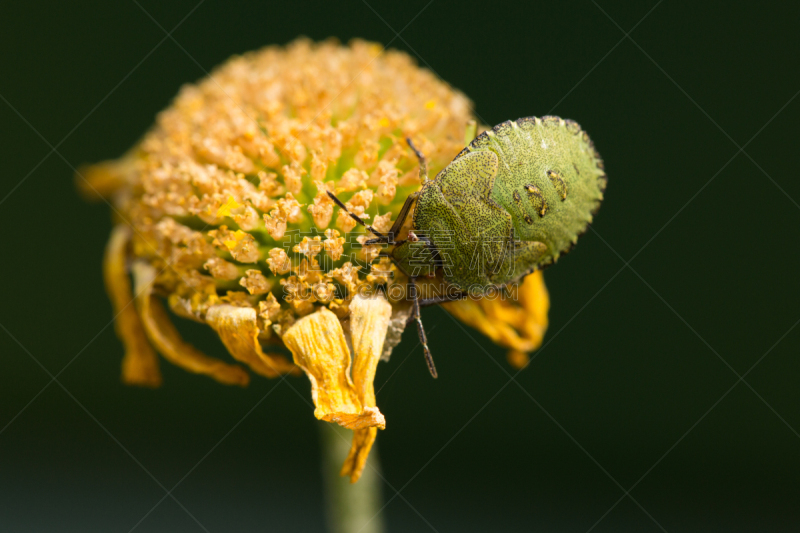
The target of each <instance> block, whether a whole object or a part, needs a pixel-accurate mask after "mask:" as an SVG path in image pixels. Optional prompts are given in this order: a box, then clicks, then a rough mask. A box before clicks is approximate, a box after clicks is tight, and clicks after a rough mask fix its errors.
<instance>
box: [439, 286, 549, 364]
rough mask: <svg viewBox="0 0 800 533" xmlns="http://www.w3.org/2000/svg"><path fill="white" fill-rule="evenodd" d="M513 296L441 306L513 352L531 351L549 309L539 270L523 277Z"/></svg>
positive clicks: (469, 300)
mask: <svg viewBox="0 0 800 533" xmlns="http://www.w3.org/2000/svg"><path fill="white" fill-rule="evenodd" d="M512 296H513V295H512ZM517 296H518V301H515V300H514V298H507V297H498V298H495V299H488V298H483V299H481V300H477V301H475V300H473V299H471V298H466V299H464V300H459V301H456V302H450V303H446V304H444V307H445V308H446V309H447V310H448V311H449V312H450V313H451V314H452V315H453V316H454V317H456V318H458V319H459V320H461V321H462V322H464V323H465V324H467V325H469V326H472V327H473V328H475V329H477V330H478V331H480V332H481V333H483V334H484V335H486V336H487V337H489V338H490V339H491V340H492V341H494V342H495V343H497V344H499V345H501V346H505V347H506V348H509V349H511V350H514V351H517V352H532V351H533V350H535V349H536V348H538V347H539V346H540V345H541V344H542V338H543V337H544V333H545V331H546V330H547V312H548V310H549V308H550V298H549V296H548V294H547V288H546V287H545V285H544V278H543V276H542V272H541V271H536V272H533V273H531V274H528V275H527V276H525V278H524V280H523V281H522V284H521V285H520V286H519V288H518V292H517Z"/></svg>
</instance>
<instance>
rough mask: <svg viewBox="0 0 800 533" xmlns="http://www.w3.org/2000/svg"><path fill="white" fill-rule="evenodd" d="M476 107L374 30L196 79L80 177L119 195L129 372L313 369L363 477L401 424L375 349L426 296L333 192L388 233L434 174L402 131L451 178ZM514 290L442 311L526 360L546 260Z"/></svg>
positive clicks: (110, 284)
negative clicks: (190, 337)
mask: <svg viewBox="0 0 800 533" xmlns="http://www.w3.org/2000/svg"><path fill="white" fill-rule="evenodd" d="M471 109H472V108H471V103H470V101H469V100H468V99H467V98H466V97H465V96H464V95H463V94H461V93H459V92H458V91H456V90H454V89H453V88H451V87H449V86H448V85H446V84H445V83H443V82H441V81H439V80H438V79H437V78H436V76H434V75H433V74H432V73H431V72H429V71H427V70H424V69H421V68H419V67H417V66H416V65H415V64H414V62H413V61H412V60H411V58H410V57H409V56H408V55H406V54H404V53H401V52H395V51H387V50H384V49H383V48H382V47H381V46H379V45H377V44H373V43H368V42H363V41H354V42H352V43H351V44H350V45H348V46H342V45H340V44H338V43H336V42H333V41H329V42H324V43H320V44H315V43H312V42H310V41H307V40H298V41H295V42H294V43H292V44H290V45H288V46H287V47H285V48H280V47H269V48H265V49H263V50H260V51H257V52H252V53H248V54H245V55H242V56H237V57H233V58H231V59H230V60H229V61H227V62H226V63H225V64H223V65H222V66H221V67H219V68H217V69H216V70H215V71H214V72H212V73H211V75H210V76H209V77H208V78H206V79H203V80H201V81H200V82H198V83H197V84H192V85H186V86H184V87H183V88H182V89H181V90H180V92H179V94H178V96H177V97H176V98H175V100H174V102H173V103H172V105H171V106H170V107H169V108H167V109H166V110H164V111H163V112H162V113H160V114H159V115H158V118H157V120H156V124H155V125H154V126H153V128H152V129H151V130H150V131H149V132H148V133H147V134H146V135H145V136H144V138H143V139H142V140H141V141H140V142H139V143H138V144H137V145H136V146H135V147H134V148H133V149H132V150H131V151H130V152H128V153H127V154H126V155H124V156H123V157H122V158H120V159H118V160H115V161H108V162H104V163H100V164H97V165H94V166H91V167H88V168H86V169H83V170H82V171H81V172H80V173H79V176H78V184H79V186H80V188H81V189H82V191H83V192H84V193H85V194H86V195H87V196H88V197H91V198H96V199H99V198H105V199H106V201H108V202H109V203H110V204H111V205H112V206H113V219H114V228H113V230H112V233H111V238H110V240H109V242H108V246H107V249H106V255H105V260H104V275H105V282H106V287H107V290H108V293H109V296H110V298H111V301H112V303H113V307H114V312H115V314H116V331H117V335H118V336H119V337H120V339H121V340H122V342H123V344H124V346H125V355H124V358H123V362H122V379H123V381H124V382H125V383H128V384H132V385H141V386H151V387H155V386H159V385H160V384H161V374H160V372H159V360H158V357H157V356H156V352H158V353H160V354H161V355H162V356H163V357H164V358H165V359H167V360H168V361H170V362H171V363H173V364H175V365H177V366H179V367H181V368H184V369H186V370H188V371H190V372H195V373H198V374H204V375H206V376H209V377H211V378H213V379H215V380H217V381H219V382H220V383H223V384H228V385H241V386H244V385H247V383H248V382H249V380H250V373H254V374H257V375H260V376H263V377H267V378H276V377H279V376H284V375H300V374H302V373H305V374H306V375H307V376H308V379H309V380H310V382H311V397H312V399H313V401H314V405H315V407H316V409H315V411H314V416H316V418H318V419H321V420H326V421H328V422H332V423H336V424H339V425H341V426H344V427H346V428H350V429H352V430H353V431H354V437H353V443H352V447H351V451H350V455H349V457H348V458H347V460H346V462H345V464H344V466H343V468H342V475H346V476H349V477H350V479H351V481H356V480H357V479H358V478H359V476H360V474H361V471H362V469H363V468H364V465H365V462H366V458H367V455H368V454H369V450H370V448H371V446H372V443H373V442H374V440H375V436H376V434H377V430H378V429H384V428H385V427H386V420H385V418H384V416H383V414H382V413H381V412H380V410H379V409H378V406H377V403H376V398H375V392H374V389H373V380H374V378H375V374H376V371H377V367H378V362H379V361H380V360H388V358H389V356H390V354H391V351H392V348H393V347H394V346H396V345H397V343H398V342H399V341H400V336H401V333H402V332H403V329H404V328H405V325H406V323H407V321H408V319H409V316H410V313H411V306H410V304H409V302H408V299H407V298H405V293H404V291H394V290H393V289H394V288H405V286H406V279H405V276H404V275H403V274H402V273H401V272H399V271H398V270H397V269H396V267H395V266H394V265H393V264H392V263H391V262H390V261H389V260H388V259H387V258H386V257H381V256H379V254H380V252H381V248H382V247H381V246H380V245H375V244H365V243H366V241H367V240H369V239H370V238H371V237H374V235H372V234H371V233H369V232H368V231H367V230H366V229H365V228H363V227H362V226H360V225H357V223H356V221H355V220H354V218H353V217H351V216H350V215H349V214H348V213H347V212H346V211H345V210H343V209H340V208H339V207H337V206H336V205H335V203H334V202H333V201H332V199H331V198H330V196H329V195H328V192H331V193H333V194H335V195H336V196H337V197H338V198H341V199H342V201H343V202H344V203H345V206H346V207H347V209H348V210H349V211H350V212H351V213H353V214H354V215H356V216H358V217H360V218H361V219H363V220H366V221H368V223H369V224H371V225H372V226H373V228H375V229H376V230H378V231H386V230H387V229H388V228H389V227H390V226H391V224H392V221H393V220H394V218H395V217H396V216H397V215H398V212H399V209H400V207H401V206H402V205H403V202H404V201H405V199H406V198H407V197H408V196H409V195H410V194H412V193H414V192H415V191H417V190H418V189H419V188H420V185H421V184H420V179H419V162H418V159H417V158H416V156H415V154H414V153H413V151H412V150H411V149H410V147H409V146H408V144H407V143H406V141H405V139H406V138H410V139H412V140H413V142H414V144H415V145H416V147H418V148H419V150H420V151H421V152H423V153H424V154H425V157H426V158H427V160H428V165H429V169H430V172H431V175H435V174H436V173H437V172H438V171H439V170H441V169H442V168H443V167H444V166H445V165H447V164H448V163H449V162H450V161H451V160H452V159H453V158H454V157H455V156H456V155H457V154H458V153H459V152H460V151H461V150H462V149H463V148H464V133H465V128H466V125H467V124H468V123H469V122H470V121H472V120H473V119H474V117H473V116H472V111H471ZM404 231H405V232H408V227H406V228H405V229H404ZM425 283H426V284H428V285H430V284H432V283H437V280H436V279H430V280H426V282H425ZM423 290H424V287H423ZM516 290H517V291H518V294H517V297H516V298H494V299H488V298H487V299H485V300H475V299H467V300H462V301H457V302H451V303H448V304H446V309H447V310H448V311H449V312H450V313H452V314H453V315H454V316H455V317H456V318H458V319H460V320H462V321H464V322H465V323H466V324H468V325H470V326H472V327H474V328H476V329H478V330H480V331H482V332H483V333H485V334H486V335H487V336H488V337H489V338H491V339H492V340H493V341H494V342H496V343H498V344H500V345H502V346H504V347H507V348H508V349H509V350H510V352H509V362H510V363H511V364H512V365H514V366H517V367H521V366H524V364H526V362H527V355H526V354H527V353H529V352H531V351H532V350H534V349H536V348H537V347H538V346H539V345H540V343H541V339H542V336H543V334H544V331H545V329H546V327H547V310H548V306H549V300H548V295H547V290H546V289H545V286H544V282H543V280H542V276H541V273H540V272H534V273H533V274H530V275H528V276H527V277H526V278H525V279H524V281H523V282H521V283H520V284H519V286H518V287H517V288H516ZM165 304H166V307H165ZM167 308H168V309H169V310H171V312H172V314H174V315H176V316H178V317H181V318H188V319H190V320H194V321H197V322H200V323H205V324H208V325H209V326H210V327H211V328H213V329H214V331H216V332H217V334H218V335H219V338H220V340H221V341H222V343H223V344H224V345H225V347H226V348H227V349H228V351H229V352H230V354H231V356H232V357H233V359H235V363H234V362H225V361H221V360H217V359H215V358H211V357H209V356H207V355H205V354H203V353H202V352H200V351H199V350H197V349H196V348H194V347H193V346H191V345H189V344H187V343H186V342H184V341H183V340H182V339H181V337H180V335H179V334H178V332H177V330H176V329H175V327H174V326H173V323H172V320H173V319H172V317H170V316H169V314H168V312H167ZM442 357H448V354H446V353H445V354H442ZM239 363H240V364H239Z"/></svg>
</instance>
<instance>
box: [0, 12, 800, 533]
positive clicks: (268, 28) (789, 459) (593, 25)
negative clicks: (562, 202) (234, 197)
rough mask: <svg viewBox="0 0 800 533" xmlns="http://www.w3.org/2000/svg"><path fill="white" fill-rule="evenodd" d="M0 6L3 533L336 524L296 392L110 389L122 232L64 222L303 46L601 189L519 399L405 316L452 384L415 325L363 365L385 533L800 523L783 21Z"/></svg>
mask: <svg viewBox="0 0 800 533" xmlns="http://www.w3.org/2000/svg"><path fill="white" fill-rule="evenodd" d="M0 13H2V16H0V42H2V50H3V54H2V56H1V57H0V72H1V73H2V74H1V75H0V99H2V100H3V101H2V102H0V124H2V130H0V136H2V137H1V138H2V143H0V155H1V156H2V163H3V165H4V167H3V171H2V179H1V180H0V228H2V234H3V245H2V250H3V252H2V261H0V269H2V270H1V271H0V279H2V280H3V286H2V297H1V298H2V304H1V305H0V325H2V328H0V329H2V330H3V331H0V354H1V355H0V361H2V370H1V371H0V391H2V392H0V398H1V399H2V400H1V401H0V529H2V530H3V531H130V530H131V528H133V527H134V526H136V531H140V532H155V531H202V530H203V528H206V529H207V530H208V531H262V530H263V531H320V530H323V528H324V512H323V494H322V478H321V472H320V452H319V431H318V423H317V422H316V421H315V420H314V418H313V412H312V408H311V407H310V406H309V404H308V402H307V401H304V399H308V392H309V384H308V381H307V380H306V378H305V377H303V378H291V379H290V380H287V381H286V382H284V383H278V382H276V381H268V380H265V379H253V382H252V384H251V385H250V387H249V388H247V389H239V388H232V387H231V388H229V387H224V386H222V385H219V384H217V383H216V382H214V381H212V380H210V379H208V378H204V377H199V376H196V375H192V374H188V373H185V372H183V371H181V370H178V369H176V368H175V367H172V366H170V365H169V364H168V363H163V364H162V369H163V372H164V386H163V387H162V388H161V389H158V390H144V389H136V388H127V387H124V386H122V384H121V383H120V380H119V373H120V368H119V365H120V359H121V357H122V346H121V344H120V342H119V341H118V340H117V338H116V337H115V335H114V332H113V326H112V325H111V324H110V322H109V321H110V319H111V316H112V312H111V307H110V304H109V301H108V298H107V297H106V295H105V292H104V289H103V282H102V277H101V267H100V263H101V257H102V253H103V247H104V245H105V242H106V239H107V237H108V234H109V231H110V228H111V224H110V213H109V208H108V206H107V205H105V204H102V203H101V204H86V203H84V202H83V201H82V200H81V199H80V198H79V197H78V195H77V194H76V192H75V190H74V184H73V169H72V167H77V166H79V165H81V164H83V163H87V162H94V161H98V160H103V159H107V158H112V157H117V156H119V155H120V154H122V153H123V152H124V151H125V150H126V149H128V148H129V147H130V146H132V144H133V143H134V142H135V141H136V140H137V139H138V138H139V137H140V136H141V135H142V134H143V133H144V131H145V130H146V129H147V128H148V127H149V126H150V125H151V123H152V122H153V119H154V116H155V114H156V113H157V112H158V111H160V110H161V109H163V108H164V107H166V106H167V105H168V104H169V102H170V101H171V99H172V97H173V96H174V95H175V94H176V92H177V91H178V88H179V87H180V86H181V85H182V84H184V83H188V82H192V81H195V80H197V79H199V78H202V77H203V76H204V75H205V74H204V73H205V71H207V70H210V69H211V68H213V67H214V66H215V65H217V64H219V63H221V62H223V61H225V60H226V59H227V58H228V57H230V56H231V55H232V54H237V53H241V52H245V51H247V50H252V49H256V48H259V47H262V46H264V45H268V44H285V43H287V42H288V41H290V40H292V39H294V38H295V37H297V36H299V35H306V36H308V37H311V38H313V39H323V38H326V37H329V36H335V37H338V38H339V39H341V40H342V41H345V42H346V41H348V40H349V39H351V38H353V37H361V38H365V39H368V40H374V41H377V42H379V43H382V44H388V45H389V46H390V47H391V48H396V49H400V50H405V51H406V52H408V53H409V54H411V55H412V56H413V57H415V58H416V60H417V61H418V62H419V64H420V65H422V66H425V67H427V68H430V69H432V70H434V71H435V72H436V73H437V74H438V75H439V76H441V78H443V79H444V80H446V81H447V82H449V83H450V84H452V85H453V86H454V87H456V88H458V89H460V90H461V91H463V92H464V93H465V94H467V95H468V96H469V97H470V98H471V99H472V100H473V101H474V103H475V108H476V110H477V113H478V115H479V116H480V117H481V118H482V119H483V121H484V122H485V123H487V124H489V125H493V124H496V123H499V122H502V121H504V120H507V119H516V118H518V117H523V116H529V115H537V116H541V115H545V114H557V115H560V116H562V117H565V118H572V119H575V120H577V121H578V122H579V123H580V124H581V125H582V126H583V127H584V128H585V129H586V130H587V131H588V132H589V134H590V135H591V136H592V138H593V140H594V141H595V143H596V146H597V148H598V150H599V151H600V153H601V154H602V156H603V158H604V159H605V161H606V169H607V172H608V176H609V180H610V181H609V187H608V191H607V195H606V200H605V203H604V205H603V207H602V209H601V210H600V213H599V214H598V216H597V217H596V223H595V224H594V226H593V229H592V230H591V231H589V232H588V233H587V234H586V235H585V236H584V237H583V238H582V240H581V242H580V244H579V246H577V248H576V249H575V250H574V251H573V252H572V253H570V254H569V255H568V256H567V257H565V258H564V259H563V260H562V261H560V262H559V264H558V265H557V266H556V267H554V268H551V269H549V270H547V271H546V275H545V279H546V282H547V285H548V287H549V290H550V294H551V298H552V308H551V313H550V323H551V325H550V330H549V332H548V335H547V337H546V338H545V345H544V347H543V348H542V349H541V350H540V351H539V352H538V353H537V355H536V357H535V358H534V359H533V361H532V362H531V364H530V365H529V366H528V368H526V369H525V370H524V371H523V372H522V373H520V374H519V376H518V377H517V378H516V380H513V381H512V380H510V379H509V372H512V370H511V368H510V367H509V366H508V365H507V363H506V361H505V354H504V350H502V349H501V348H498V347H496V346H494V345H493V344H492V343H491V342H490V341H488V340H487V339H485V338H484V337H482V336H481V335H480V334H478V333H477V332H474V331H470V333H469V335H465V334H464V333H463V331H462V330H461V329H460V327H459V326H458V325H457V324H455V323H454V321H453V320H452V319H451V318H450V317H449V316H448V315H447V314H446V313H445V312H444V311H443V310H442V309H438V308H431V309H426V310H425V311H424V312H423V315H424V320H425V323H426V326H427V328H428V332H429V336H430V345H431V348H432V350H433V353H434V354H435V356H436V362H437V366H438V369H439V374H440V378H439V379H438V380H436V381H434V380H432V379H431V378H430V376H429V375H428V371H427V369H426V367H425V364H424V361H423V356H422V353H421V349H420V348H419V346H417V347H416V348H414V346H415V345H416V338H415V336H416V333H415V331H413V328H410V329H409V330H408V331H407V332H406V338H405V341H404V342H403V343H402V344H401V345H400V346H399V347H398V348H397V349H396V350H395V352H394V355H393V356H392V360H391V361H390V362H389V363H387V364H381V366H380V367H379V369H378V375H377V379H376V389H377V390H378V394H377V398H378V405H379V406H380V409H381V411H382V412H383V413H384V414H385V415H386V418H387V420H388V421H389V422H388V427H387V429H386V430H385V431H383V432H381V433H380V435H379V438H378V447H379V453H380V456H381V461H382V465H383V473H384V476H385V478H386V480H387V484H386V485H384V487H383V495H384V498H385V500H387V501H388V500H389V498H392V497H393V499H391V501H390V503H389V504H388V506H387V507H386V509H385V518H386V522H387V524H388V530H389V531H391V532H400V531H428V530H432V531H439V532H445V531H459V532H463V531H588V530H592V531H637V532H639V531H669V532H674V531H698V532H699V531H711V530H714V531H754V530H761V531H765V530H769V531H797V530H798V527H800V505H798V498H799V497H800V480H798V478H800V433H798V431H799V430H800V387H798V383H800V353H798V352H800V328H798V327H796V326H798V323H799V321H800V301H799V300H798V295H800V276H798V275H797V273H798V270H799V269H800V254H799V253H798V250H797V243H798V242H799V239H800V204H798V201H800V180H798V170H797V169H798V166H797V159H798V158H797V143H798V140H799V139H798V128H797V123H798V120H800V98H798V91H800V75H799V74H798V68H797V65H798V64H800V36H798V33H797V21H798V19H799V17H800V6H799V5H797V4H794V3H789V2H758V3H755V2H753V3H749V4H745V3H732V2H720V1H718V2H705V3H703V4H702V5H698V4H697V3H696V2H688V1H676V0H663V1H661V2H659V1H658V0H653V1H648V2H616V1H612V0H596V2H593V1H570V2H536V3H535V4H534V3H529V5H526V6H525V7H524V8H523V7H512V6H511V5H510V4H504V3H499V4H488V3H486V2H476V3H470V2H459V3H458V4H457V5H455V4H452V3H447V2H444V1H442V0H433V1H430V0H423V1H417V0H406V1H404V2H399V3H398V2H394V3H392V4H391V5H388V4H386V3H382V2H381V3H379V2H377V0H369V1H368V2H359V1H354V2H337V3H335V4H334V3H319V4H316V3H313V4H304V3H302V2H297V1H293V2H279V3H278V2H240V3H236V2H221V1H219V0H205V1H200V2H198V1H197V0H189V1H175V2H169V3H164V2H153V1H150V0H137V1H122V2H99V1H98V2H88V1H78V2H36V1H30V2H5V3H4V4H3V6H2V7H1V8H0ZM396 32H399V34H398V33H396ZM179 323H180V325H181V328H182V332H183V334H184V335H185V336H186V337H187V338H188V339H189V340H191V341H192V342H194V343H195V344H197V345H198V346H200V347H201V348H202V349H203V350H204V351H206V352H207V353H209V354H211V355H214V356H218V357H227V355H226V353H225V350H224V348H223V346H222V345H221V343H220V342H219V341H218V340H216V339H215V338H214V335H213V334H212V332H211V330H210V329H208V328H204V327H201V326H198V327H194V326H195V325H194V324H188V323H186V321H180V322H179ZM37 361H38V363H37ZM51 376H57V381H53V380H52V379H51ZM298 393H299V394H298ZM178 483H179V484H178ZM176 484H178V485H177V487H175V488H174V490H173V491H172V492H171V493H170V494H171V496H166V494H167V491H169V490H171V489H173V487H174V486H175V485H176ZM397 491H400V496H397V495H396V492H397ZM162 499H163V501H162V502H161V503H160V504H159V505H157V506H156V504H157V503H158V502H159V501H160V500H162ZM154 506H155V508H154ZM153 508H154V509H153ZM151 511H152V512H151ZM148 512H149V514H147V513H148ZM190 515H191V516H194V517H195V518H196V519H197V522H195V521H194V520H193V519H192V518H191V516H190ZM198 522H199V523H198Z"/></svg>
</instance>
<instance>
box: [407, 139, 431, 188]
mask: <svg viewBox="0 0 800 533" xmlns="http://www.w3.org/2000/svg"><path fill="white" fill-rule="evenodd" d="M406 142H407V143H408V146H409V147H410V148H411V149H412V150H414V154H416V156H417V159H419V181H421V182H422V183H425V182H426V181H428V161H427V160H426V159H425V156H424V155H422V152H420V151H419V150H417V147H416V146H414V143H413V142H412V141H411V137H406Z"/></svg>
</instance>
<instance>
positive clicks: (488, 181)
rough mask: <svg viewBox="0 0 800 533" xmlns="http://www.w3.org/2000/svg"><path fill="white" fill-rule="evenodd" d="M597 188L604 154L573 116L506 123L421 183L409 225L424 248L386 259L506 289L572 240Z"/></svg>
mask: <svg viewBox="0 0 800 533" xmlns="http://www.w3.org/2000/svg"><path fill="white" fill-rule="evenodd" d="M605 184H606V177H605V172H604V171H603V163H602V160H601V159H600V157H599V155H598V154H597V152H596V151H595V150H594V146H593V145H592V142H591V141H590V140H589V137H588V136H587V135H586V133H584V132H583V131H582V130H581V128H580V126H578V124H576V123H575V122H572V121H565V120H562V119H560V118H558V117H543V118H541V119H539V118H535V117H531V118H522V119H519V120H517V121H508V122H504V123H502V124H499V125H497V126H495V127H494V128H493V129H492V130H489V131H486V132H484V133H482V134H480V135H479V136H478V137H476V138H475V139H474V140H473V141H472V142H471V143H470V144H469V145H468V146H467V147H466V148H465V149H464V150H463V151H462V152H461V153H460V154H458V156H456V158H455V159H454V160H453V161H452V162H451V163H450V164H449V165H448V166H447V167H445V169H444V170H442V171H441V172H440V173H439V174H438V175H437V176H436V178H434V179H433V180H431V181H429V182H427V183H425V184H424V186H423V188H422V190H421V191H420V195H419V198H418V200H417V204H416V206H415V209H414V218H413V222H414V229H415V230H416V231H418V232H419V233H420V234H422V235H425V236H427V237H428V238H429V239H430V242H431V244H432V246H431V245H429V244H427V243H426V242H423V241H420V242H418V243H404V244H402V245H400V246H397V247H396V248H395V249H394V250H393V252H392V256H393V257H394V259H395V261H396V262H397V263H398V264H399V265H400V267H401V268H402V269H403V270H404V271H406V272H407V273H410V272H412V270H413V269H414V268H415V267H417V268H418V267H420V266H423V267H427V268H428V269H431V268H433V267H436V266H443V267H444V277H445V279H446V280H447V281H449V282H450V283H453V284H455V285H457V286H459V287H460V288H462V289H464V290H467V289H472V288H474V287H478V288H483V290H485V289H486V287H488V286H499V285H505V284H507V283H509V282H512V281H516V280H518V279H519V278H521V277H522V276H523V275H525V274H527V273H528V272H531V271H532V270H535V269H537V268H541V267H544V266H547V265H549V264H551V263H553V262H555V261H556V260H557V259H558V257H559V256H560V255H561V254H563V253H565V252H566V251H568V250H569V249H570V248H571V247H572V245H574V244H575V242H576V241H577V240H578V237H579V236H580V235H581V234H582V233H583V232H584V231H585V230H586V226H587V224H589V222H591V220H592V215H593V214H594V212H595V211H596V210H597V209H598V208H599V206H600V202H601V200H602V198H603V191H604V189H605Z"/></svg>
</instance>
